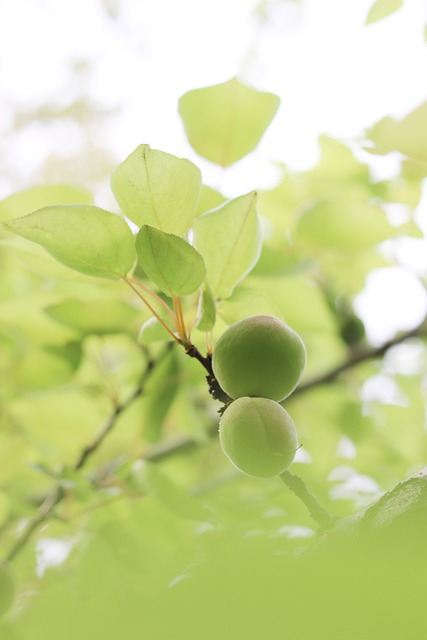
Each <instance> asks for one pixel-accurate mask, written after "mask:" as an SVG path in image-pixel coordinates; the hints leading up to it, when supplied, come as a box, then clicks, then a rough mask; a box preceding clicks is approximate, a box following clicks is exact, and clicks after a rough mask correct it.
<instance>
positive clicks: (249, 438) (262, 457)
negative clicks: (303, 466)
mask: <svg viewBox="0 0 427 640" xmlns="http://www.w3.org/2000/svg"><path fill="white" fill-rule="evenodd" d="M219 439H220V443H221V447H222V450H223V451H224V453H225V455H226V456H227V457H228V458H229V460H230V461H231V462H232V463H233V464H234V466H236V467H237V468H238V469H240V471H243V472H244V473H246V474H247V475H249V476H254V477H255V478H273V477H274V476H277V475H280V474H281V473H283V472H284V471H286V469H287V468H288V467H289V465H290V464H291V462H292V460H293V459H294V457H295V453H296V450H297V449H298V435H297V431H296V429H295V425H294V423H293V421H292V418H291V417H290V415H289V413H288V412H287V411H285V409H284V408H283V407H282V406H281V405H280V404H278V403H277V402H274V400H269V399H268V398H249V397H245V398H238V399H237V400H234V401H233V402H232V403H231V404H230V405H229V406H228V407H227V408H226V410H225V411H224V414H223V415H222V417H221V421H220V424H219Z"/></svg>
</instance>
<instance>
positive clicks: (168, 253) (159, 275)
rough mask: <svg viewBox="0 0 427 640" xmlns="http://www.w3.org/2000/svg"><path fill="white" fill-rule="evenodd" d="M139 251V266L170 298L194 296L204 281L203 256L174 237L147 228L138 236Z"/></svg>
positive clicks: (170, 234) (180, 239)
mask: <svg viewBox="0 0 427 640" xmlns="http://www.w3.org/2000/svg"><path fill="white" fill-rule="evenodd" d="M136 250H137V253H138V263H139V265H140V266H141V267H142V269H143V270H144V271H145V273H146V274H147V276H148V277H149V278H150V280H152V281H153V282H154V284H155V285H156V286H157V287H158V288H159V289H160V291H163V293H166V294H167V295H168V296H171V297H174V296H182V295H188V294H190V293H194V292H195V291H196V290H197V289H198V288H199V287H200V285H201V284H202V282H203V280H204V278H205V275H206V269H205V265H204V263H203V258H202V256H201V255H200V254H199V253H198V252H197V251H196V249H194V247H192V246H191V245H190V244H188V242H186V241H185V240H183V239H182V238H179V237H178V236H175V235H174V234H172V233H164V232H163V231H159V230H158V229H155V228H154V227H150V226H148V225H144V226H142V227H141V229H140V230H139V232H138V235H137V236H136Z"/></svg>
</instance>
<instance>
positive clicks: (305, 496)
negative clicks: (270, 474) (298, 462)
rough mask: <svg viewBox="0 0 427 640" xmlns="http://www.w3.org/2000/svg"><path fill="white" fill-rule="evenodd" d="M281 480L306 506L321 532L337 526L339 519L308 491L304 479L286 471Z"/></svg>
mask: <svg viewBox="0 0 427 640" xmlns="http://www.w3.org/2000/svg"><path fill="white" fill-rule="evenodd" d="M280 479H281V480H282V482H284V484H285V485H286V486H287V487H288V488H289V489H290V490H291V491H293V492H294V494H295V495H296V496H297V497H298V498H299V499H300V500H301V502H303V503H304V504H305V506H306V507H307V509H308V511H309V513H310V515H311V517H312V518H313V520H315V521H316V522H317V524H318V525H320V529H321V530H325V529H330V528H331V527H332V526H333V525H334V524H335V522H336V521H337V518H335V517H334V516H331V515H330V514H329V513H328V512H327V511H326V509H324V508H323V507H322V506H321V505H320V504H319V503H318V501H317V499H316V498H315V497H314V495H313V494H312V493H311V491H309V490H308V488H307V486H306V484H305V482H304V480H303V479H302V478H300V477H298V476H295V475H294V474H293V473H290V472H289V471H284V472H283V473H282V474H281V475H280Z"/></svg>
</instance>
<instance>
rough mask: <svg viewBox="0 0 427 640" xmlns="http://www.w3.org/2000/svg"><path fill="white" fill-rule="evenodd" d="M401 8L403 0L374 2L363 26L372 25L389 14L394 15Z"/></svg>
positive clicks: (378, 0)
mask: <svg viewBox="0 0 427 640" xmlns="http://www.w3.org/2000/svg"><path fill="white" fill-rule="evenodd" d="M402 6H403V0H375V2H374V4H373V5H372V6H371V8H370V9H369V12H368V15H367V16H366V20H365V24H373V23H374V22H378V21H379V20H382V19H383V18H386V17H387V16H389V15H390V14H392V13H394V12H395V11H397V10H398V9H400V7H402Z"/></svg>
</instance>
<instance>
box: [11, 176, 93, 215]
mask: <svg viewBox="0 0 427 640" xmlns="http://www.w3.org/2000/svg"><path fill="white" fill-rule="evenodd" d="M92 202H93V197H92V194H91V193H90V191H87V190H86V189H82V188H79V187H73V186H71V185H68V184H55V185H46V186H39V187H32V188H31V189H27V190H26V191H19V192H18V193H14V194H13V195H11V196H9V197H7V198H5V199H4V200H2V201H1V202H0V220H11V219H12V218H20V217H22V216H25V215H26V214H28V213H32V212H33V211H36V210H37V209H41V208H42V207H48V206H49V205H55V204H77V203H78V204H92Z"/></svg>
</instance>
